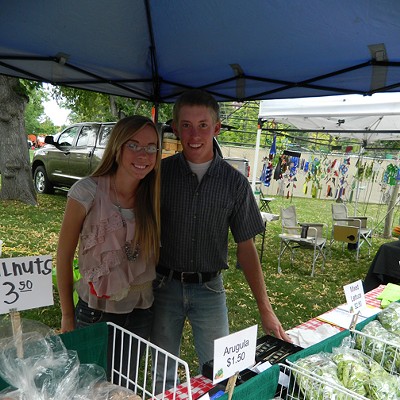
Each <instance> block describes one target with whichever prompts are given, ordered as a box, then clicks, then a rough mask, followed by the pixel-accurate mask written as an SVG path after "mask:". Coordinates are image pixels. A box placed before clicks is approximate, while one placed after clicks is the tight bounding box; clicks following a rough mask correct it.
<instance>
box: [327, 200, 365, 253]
mask: <svg viewBox="0 0 400 400" xmlns="http://www.w3.org/2000/svg"><path fill="white" fill-rule="evenodd" d="M367 218H368V217H366V216H355V217H349V216H348V213H347V207H346V205H345V204H344V203H333V204H332V234H331V241H330V246H331V247H332V243H333V242H334V241H338V242H342V243H343V246H344V243H351V244H355V245H356V259H357V260H358V257H359V255H360V249H361V246H362V245H363V244H364V243H366V245H367V247H368V256H369V255H370V252H371V247H372V229H371V228H367ZM354 228H355V229H354ZM354 236H355V238H353V237H354ZM343 246H342V247H343Z"/></svg>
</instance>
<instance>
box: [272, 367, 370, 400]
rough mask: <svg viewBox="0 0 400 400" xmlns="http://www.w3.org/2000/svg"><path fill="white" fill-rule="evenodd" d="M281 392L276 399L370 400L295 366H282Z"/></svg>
mask: <svg viewBox="0 0 400 400" xmlns="http://www.w3.org/2000/svg"><path fill="white" fill-rule="evenodd" d="M280 367H281V377H280V391H279V397H277V398H276V399H283V400H305V399H308V400H316V399H321V400H331V399H340V400H350V399H361V400H368V399H367V398H366V397H364V396H361V395H359V394H357V393H354V392H352V391H350V390H348V389H346V388H345V387H343V386H339V385H337V384H335V383H334V382H330V381H328V380H327V379H325V378H323V377H322V376H318V375H314V374H312V373H310V372H309V371H306V370H305V369H303V368H300V367H298V366H296V365H294V364H290V365H280Z"/></svg>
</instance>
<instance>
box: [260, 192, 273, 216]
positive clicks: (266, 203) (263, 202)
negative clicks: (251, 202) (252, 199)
mask: <svg viewBox="0 0 400 400" xmlns="http://www.w3.org/2000/svg"><path fill="white" fill-rule="evenodd" d="M274 200H275V199H274V198H273V197H267V196H265V195H264V193H263V192H262V190H260V211H264V212H267V213H271V214H272V210H271V206H270V203H271V201H274Z"/></svg>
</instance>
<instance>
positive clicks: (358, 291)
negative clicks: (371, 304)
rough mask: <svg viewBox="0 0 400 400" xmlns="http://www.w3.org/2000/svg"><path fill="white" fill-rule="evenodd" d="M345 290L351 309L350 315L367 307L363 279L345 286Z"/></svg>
mask: <svg viewBox="0 0 400 400" xmlns="http://www.w3.org/2000/svg"><path fill="white" fill-rule="evenodd" d="M343 289H344V294H345V296H346V301H347V304H348V306H349V307H350V313H354V314H355V313H357V312H359V311H361V310H362V309H363V308H364V307H365V306H366V302H365V295H364V288H363V285H362V281H361V279H360V280H358V281H356V282H353V283H350V284H349V285H345V286H343Z"/></svg>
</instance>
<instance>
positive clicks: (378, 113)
mask: <svg viewBox="0 0 400 400" xmlns="http://www.w3.org/2000/svg"><path fill="white" fill-rule="evenodd" d="M259 117H260V118H262V119H263V120H264V121H274V122H276V123H283V124H287V125H291V126H293V127H295V128H297V129H299V130H305V131H316V132H324V131H325V132H326V133H329V134H331V135H334V136H340V137H343V138H352V139H358V140H362V141H364V142H366V143H369V142H374V141H377V140H400V94H399V93H385V94H374V95H372V96H367V97H365V96H360V95H347V96H327V97H310V98H303V99H277V100H262V101H261V102H260V111H259Z"/></svg>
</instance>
